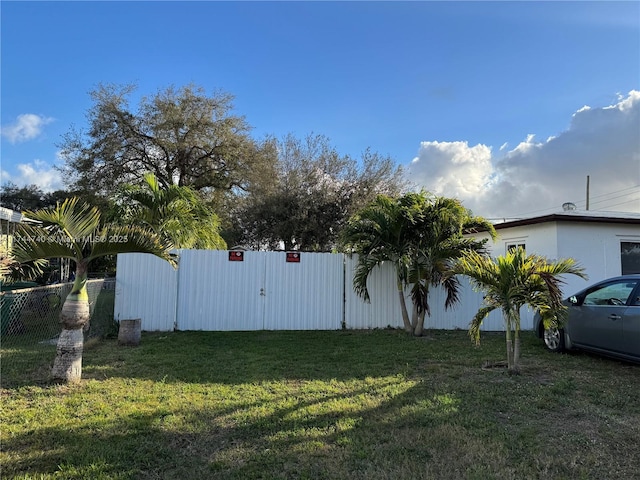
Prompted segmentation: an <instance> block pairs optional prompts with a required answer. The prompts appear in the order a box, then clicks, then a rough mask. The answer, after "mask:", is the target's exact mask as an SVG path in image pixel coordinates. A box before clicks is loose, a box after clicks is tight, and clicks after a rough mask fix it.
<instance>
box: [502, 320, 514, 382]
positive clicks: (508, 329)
mask: <svg viewBox="0 0 640 480" xmlns="http://www.w3.org/2000/svg"><path fill="white" fill-rule="evenodd" d="M504 329H505V337H506V340H507V369H508V370H509V372H510V371H511V370H512V368H513V343H512V342H511V315H510V312H508V311H507V312H504Z"/></svg>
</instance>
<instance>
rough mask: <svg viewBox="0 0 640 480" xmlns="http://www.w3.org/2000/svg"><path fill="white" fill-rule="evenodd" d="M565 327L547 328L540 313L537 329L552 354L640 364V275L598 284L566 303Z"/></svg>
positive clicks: (536, 316)
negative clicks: (582, 354) (576, 351)
mask: <svg viewBox="0 0 640 480" xmlns="http://www.w3.org/2000/svg"><path fill="white" fill-rule="evenodd" d="M563 303H564V304H565V305H566V306H567V307H568V308H569V312H568V313H569V315H568V318H567V321H566V323H565V324H564V325H563V327H562V328H560V329H558V328H549V329H546V330H545V328H544V326H543V325H542V321H541V318H540V315H539V314H536V315H535V318H534V329H535V332H536V333H537V334H538V337H540V338H542V339H543V340H544V344H545V346H546V347H547V349H549V350H551V351H552V352H560V351H562V350H565V349H566V350H570V349H580V350H588V351H590V352H594V353H598V354H602V355H606V356H611V357H616V358H619V359H623V360H628V361H632V362H638V363H640V275H623V276H621V277H615V278H610V279H608V280H603V281H602V282H598V283H596V284H594V285H592V286H590V287H588V288H586V289H584V290H582V291H581V292H579V293H576V294H575V295H572V296H571V297H569V298H568V299H566V300H565V301H564V302H563Z"/></svg>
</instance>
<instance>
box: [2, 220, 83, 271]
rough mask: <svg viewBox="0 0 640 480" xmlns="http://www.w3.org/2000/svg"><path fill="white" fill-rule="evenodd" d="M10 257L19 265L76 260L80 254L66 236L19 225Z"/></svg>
mask: <svg viewBox="0 0 640 480" xmlns="http://www.w3.org/2000/svg"><path fill="white" fill-rule="evenodd" d="M11 255H12V256H13V257H14V258H15V259H16V261H18V262H20V263H25V262H31V261H34V260H38V259H49V258H70V259H72V260H77V259H79V258H81V257H82V252H81V251H79V250H78V248H77V245H76V244H75V243H74V242H73V241H72V239H71V238H69V237H68V236H67V235H66V234H64V233H62V232H59V231H56V230H50V229H46V228H43V227H41V226H36V225H28V224H21V225H20V227H19V229H18V231H17V232H16V234H15V235H14V238H13V245H12V248H11Z"/></svg>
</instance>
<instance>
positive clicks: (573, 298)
mask: <svg viewBox="0 0 640 480" xmlns="http://www.w3.org/2000/svg"><path fill="white" fill-rule="evenodd" d="M569 303H570V304H571V305H577V304H578V299H577V298H576V296H575V295H572V296H570V297H569Z"/></svg>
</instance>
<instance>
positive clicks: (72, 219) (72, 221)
mask: <svg viewBox="0 0 640 480" xmlns="http://www.w3.org/2000/svg"><path fill="white" fill-rule="evenodd" d="M24 215H25V216H26V217H28V218H31V219H33V220H37V221H38V222H39V225H22V226H21V227H20V229H19V231H17V232H16V235H15V238H14V242H13V247H12V253H13V256H14V258H15V259H16V260H17V261H19V262H21V263H23V262H29V261H33V260H37V259H50V258H68V259H71V260H73V261H74V262H75V265H76V270H75V280H74V283H73V287H72V289H71V293H69V295H68V296H67V298H66V300H65V302H64V304H63V306H62V311H61V312H60V323H61V324H62V332H61V333H60V337H59V338H58V347H57V352H56V358H55V361H54V364H53V369H52V377H53V379H54V380H55V381H64V382H69V383H71V382H78V381H80V377H81V374H82V351H83V340H84V339H83V327H84V326H85V324H86V323H87V322H88V321H89V298H88V295H87V287H86V284H87V270H88V266H89V263H90V262H91V261H92V260H94V259H96V258H99V257H103V256H105V255H115V254H117V253H129V252H141V253H151V254H153V255H156V256H158V257H160V258H162V259H164V260H167V261H169V262H170V263H171V264H172V265H174V266H175V265H176V262H175V259H174V257H173V256H172V255H171V254H170V253H169V250H170V249H171V248H172V245H171V244H170V243H168V242H165V241H162V240H161V239H160V238H159V237H158V235H157V234H155V233H154V232H151V231H148V230H144V229H142V228H140V227H132V226H120V225H109V224H107V225H101V223H100V211H99V210H98V209H97V208H96V207H91V206H89V205H87V204H79V203H78V199H77V198H71V199H67V200H65V201H64V202H63V203H62V204H60V203H58V204H57V205H56V206H55V207H50V208H46V209H42V210H37V211H34V212H24Z"/></svg>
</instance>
